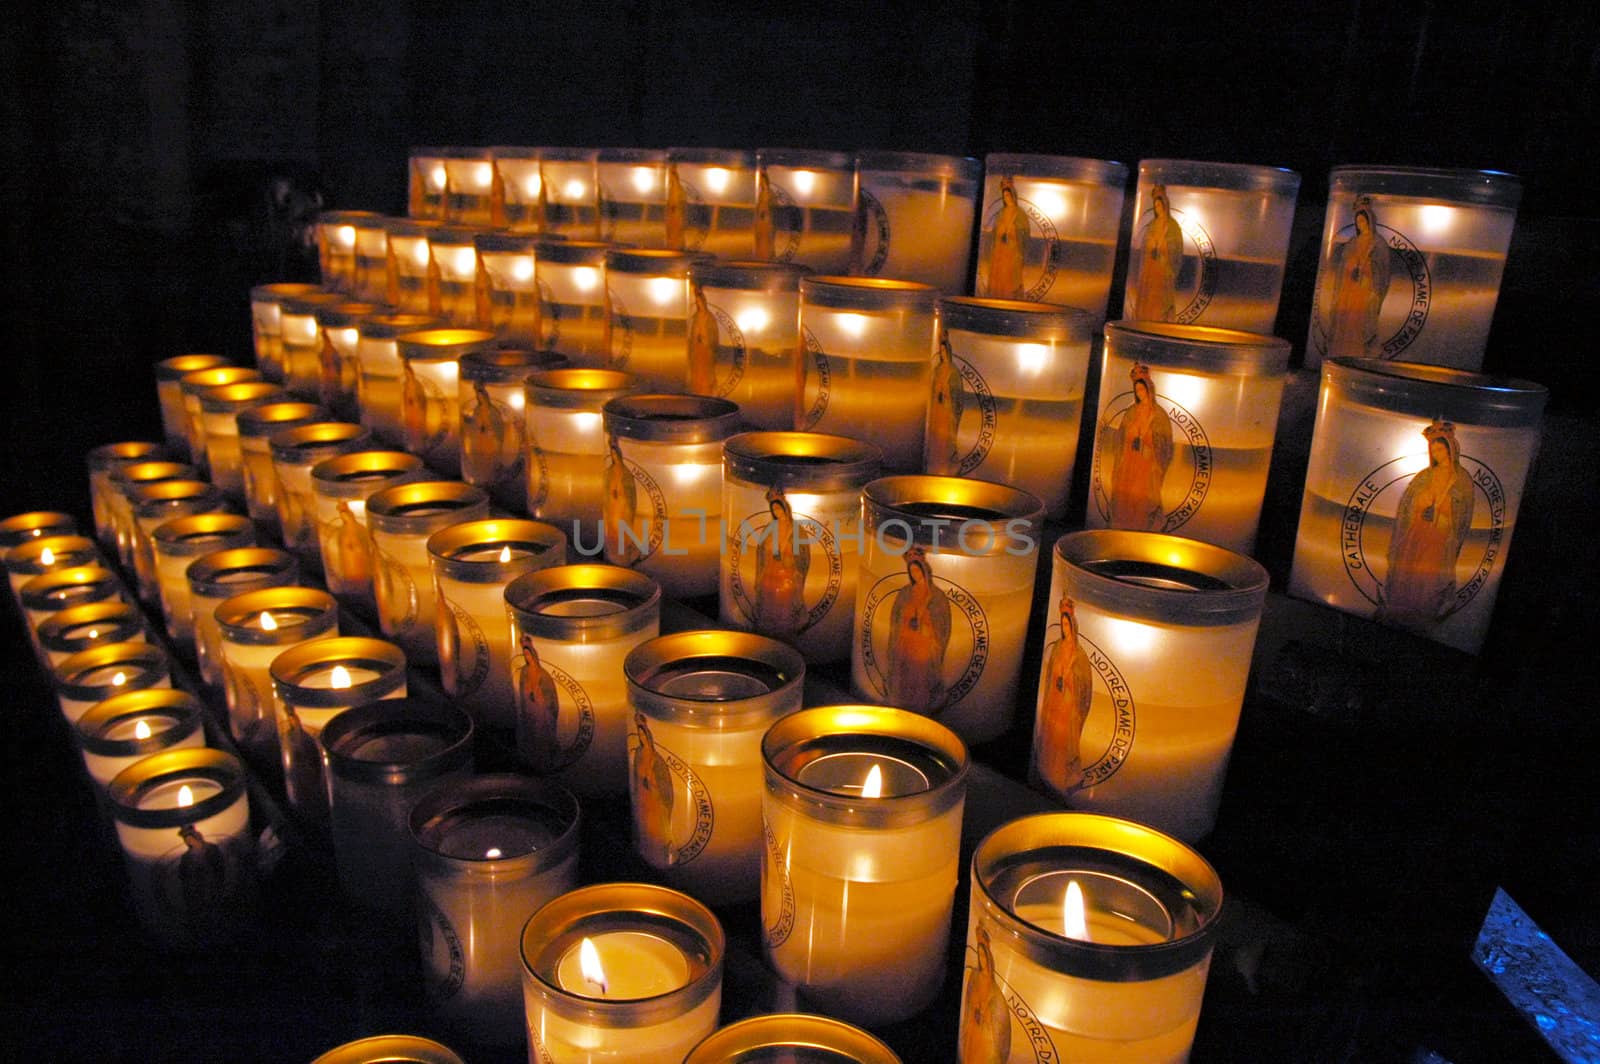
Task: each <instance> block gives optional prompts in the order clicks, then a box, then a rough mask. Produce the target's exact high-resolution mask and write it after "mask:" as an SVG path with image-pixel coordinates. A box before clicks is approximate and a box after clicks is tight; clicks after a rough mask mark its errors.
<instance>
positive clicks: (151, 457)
mask: <svg viewBox="0 0 1600 1064" xmlns="http://www.w3.org/2000/svg"><path fill="white" fill-rule="evenodd" d="M173 387H174V389H176V387H177V384H176V382H174V383H173ZM178 403H179V406H180V408H181V406H182V399H181V398H179V399H178ZM180 431H181V430H180ZM165 450H166V449H165V448H164V447H163V446H162V445H161V444H159V443H147V442H145V441H143V440H125V441H122V442H120V443H106V444H102V445H100V446H99V447H96V448H94V449H93V450H91V451H90V452H89V454H88V458H87V462H88V466H89V505H90V508H91V509H92V510H93V512H94V534H95V537H96V538H97V539H99V540H100V542H101V544H102V545H103V546H105V547H106V549H108V550H110V549H113V548H115V547H116V546H117V525H116V501H115V496H116V495H117V494H118V492H117V489H116V488H115V487H114V486H113V485H112V483H111V474H112V472H114V471H115V470H117V469H119V468H121V467H122V466H126V465H137V464H139V463H141V462H150V461H155V460H157V459H159V458H161V457H162V456H163V455H164V453H165ZM55 531H56V532H57V533H59V532H63V531H67V532H76V531H77V528H76V527H75V526H74V527H72V528H63V529H56V530H55ZM40 534H41V535H44V534H49V533H48V532H47V531H46V530H45V529H42V528H41V529H40ZM30 538H34V537H31V536H30ZM9 546H15V544H10V545H9Z"/></svg>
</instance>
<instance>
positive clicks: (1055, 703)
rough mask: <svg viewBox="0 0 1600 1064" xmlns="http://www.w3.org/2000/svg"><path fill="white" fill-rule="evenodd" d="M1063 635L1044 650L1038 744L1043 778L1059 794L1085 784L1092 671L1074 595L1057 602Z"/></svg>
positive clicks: (1037, 759) (1037, 763) (1037, 766)
mask: <svg viewBox="0 0 1600 1064" xmlns="http://www.w3.org/2000/svg"><path fill="white" fill-rule="evenodd" d="M1057 611H1058V615H1059V617H1060V620H1061V638H1060V639H1057V640H1056V641H1055V642H1054V643H1051V644H1050V646H1049V648H1048V649H1047V650H1046V651H1045V661H1044V679H1043V681H1042V683H1041V684H1040V692H1039V713H1038V724H1037V728H1036V732H1037V734H1036V738H1035V739H1034V744H1033V761H1034V767H1035V769H1036V770H1037V772H1038V773H1039V778H1040V779H1042V780H1043V781H1044V782H1045V783H1046V784H1048V785H1049V786H1050V788H1051V789H1052V790H1054V791H1055V792H1056V793H1057V794H1060V795H1063V796H1065V795H1069V794H1071V793H1072V792H1073V791H1076V790H1077V789H1078V788H1080V787H1082V786H1083V783H1084V776H1083V747H1082V744H1083V727H1084V725H1085V724H1086V723H1087V722H1088V720H1089V704H1090V699H1091V695H1092V694H1093V681H1094V675H1093V671H1092V669H1091V668H1090V665H1089V658H1088V656H1087V655H1086V654H1085V653H1084V652H1083V645H1082V644H1081V643H1079V641H1078V613H1077V608H1076V605H1075V604H1074V603H1073V601H1072V597H1071V596H1070V595H1066V594H1063V595H1062V596H1061V601H1060V602H1059V603H1058V604H1057Z"/></svg>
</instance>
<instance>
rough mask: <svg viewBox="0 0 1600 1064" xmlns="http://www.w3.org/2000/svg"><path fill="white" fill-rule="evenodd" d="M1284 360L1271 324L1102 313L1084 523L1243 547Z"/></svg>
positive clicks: (1257, 511) (1254, 514) (1250, 540)
mask: <svg viewBox="0 0 1600 1064" xmlns="http://www.w3.org/2000/svg"><path fill="white" fill-rule="evenodd" d="M1288 367H1289V343H1288V341H1286V340H1280V339H1279V338H1278V337H1276V336H1262V335H1260V334H1258V333H1245V332H1236V331H1234V330H1232V329H1213V328H1207V327H1205V326H1197V325H1161V324H1158V323H1154V322H1129V321H1117V322H1111V323H1110V324H1108V325H1107V326H1106V340H1105V352H1104V355H1103V357H1102V359H1101V363H1100V381H1101V385H1100V409H1099V413H1098V415H1097V417H1096V419H1095V424H1096V426H1097V428H1096V430H1095V449H1094V473H1093V477H1094V481H1093V486H1092V488H1091V495H1090V502H1089V512H1088V527H1090V528H1129V529H1135V530H1138V531H1142V532H1171V533H1174V534H1176V535H1181V536H1187V537H1189V538H1190V539H1198V540H1203V541H1204V542H1206V543H1215V544H1217V545H1218V546H1220V547H1227V548H1228V549H1229V550H1236V551H1238V552H1240V553H1241V554H1249V553H1251V552H1252V551H1253V550H1254V549H1255V542H1256V526H1257V523H1258V522H1259V521H1260V518H1261V500H1262V497H1263V496H1264V495H1265V494H1266V490H1267V467H1268V465H1270V464H1271V461H1272V443H1273V439H1274V438H1275V437H1276V436H1277V432H1278V403H1279V401H1280V400H1281V399H1282V398H1283V382H1284V378H1285V376H1286V374H1287V373H1288Z"/></svg>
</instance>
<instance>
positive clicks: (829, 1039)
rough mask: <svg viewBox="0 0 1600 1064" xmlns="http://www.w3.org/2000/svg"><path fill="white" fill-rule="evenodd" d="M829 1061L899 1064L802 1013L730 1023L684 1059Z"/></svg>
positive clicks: (702, 1063) (698, 1063) (690, 1063)
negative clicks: (830, 1059)
mask: <svg viewBox="0 0 1600 1064" xmlns="http://www.w3.org/2000/svg"><path fill="white" fill-rule="evenodd" d="M830 1057H831V1058H833V1059H835V1060H837V1061H840V1062H844V1061H853V1062H856V1064H900V1058H899V1057H898V1056H896V1055H895V1053H894V1050H892V1049H890V1048H889V1047H888V1046H886V1045H884V1044H883V1043H882V1042H880V1041H879V1040H878V1039H876V1038H874V1037H873V1036H872V1035H870V1034H868V1033H867V1032H866V1031H863V1030H862V1029H861V1028H859V1027H852V1026H851V1025H850V1024H848V1023H844V1022H843V1021H840V1020H834V1019H829V1018H828V1017H826V1016H811V1015H807V1014H804V1013H773V1014H771V1015H766V1016H752V1017H750V1018H749V1019H747V1020H740V1021H739V1022H738V1023H730V1024H729V1025H728V1026H726V1027H724V1028H722V1029H721V1030H720V1031H717V1032H716V1033H715V1034H713V1035H711V1037H709V1038H707V1039H706V1040H705V1041H704V1042H701V1043H700V1044H699V1045H697V1046H695V1047H694V1051H693V1052H691V1053H690V1054H689V1055H688V1056H687V1057H684V1058H683V1064H741V1062H747V1061H754V1060H784V1059H789V1060H797V1061H803V1060H811V1059H818V1060H827V1059H829V1058H830ZM1002 1059H1003V1058H1002Z"/></svg>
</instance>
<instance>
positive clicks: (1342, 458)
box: [1289, 358, 1549, 654]
mask: <svg viewBox="0 0 1600 1064" xmlns="http://www.w3.org/2000/svg"><path fill="white" fill-rule="evenodd" d="M1548 398H1549V393H1548V391H1546V389H1545V388H1544V386H1543V385H1540V384H1534V383H1531V382H1528V381H1518V380H1510V379H1505V378H1499V377H1485V376H1481V375H1479V374H1476V373H1467V372H1465V371H1463V370H1453V369H1447V368H1444V367H1425V366H1416V365H1411V364H1407V363H1399V362H1389V363H1386V362H1384V361H1382V360H1378V359H1342V358H1339V359H1329V360H1327V361H1325V362H1324V363H1323V364H1322V392H1321V397H1320V399H1319V400H1318V403H1317V421H1316V427H1315V429H1314V430H1313V432H1312V439H1311V457H1310V460H1309V462H1308V463H1307V467H1306V488H1305V498H1304V500H1303V502H1302V503H1301V507H1300V527H1299V531H1298V533H1297V534H1296V536H1295V545H1294V569H1293V571H1292V572H1291V574H1290V576H1289V591H1290V593H1291V594H1293V595H1298V596H1300V597H1301V598H1305V599H1310V600H1311V601H1313V602H1322V603H1325V604H1327V605H1329V606H1333V607H1334V608H1336V609H1340V610H1343V611H1345V612H1346V613H1353V614H1355V615H1357V616H1360V617H1372V618H1374V619H1376V620H1377V621H1379V622H1381V623H1384V624H1388V625H1392V626H1394V627H1397V628H1404V629H1407V630H1409V631H1413V632H1416V633H1418V634H1420V635H1424V636H1426V637H1428V638H1430V639H1433V640H1436V641H1438V642H1441V643H1444V644H1446V645H1449V646H1453V647H1457V648H1459V649H1461V650H1465V651H1467V652H1468V653H1474V654H1475V653H1477V652H1478V651H1479V649H1481V647H1482V646H1483V638H1484V634H1485V633H1486V632H1487V630H1488V627H1489V620H1490V617H1491V615H1492V614H1493V612H1494V600H1495V596H1496V595H1497V594H1498V593H1499V590H1500V578H1501V575H1502V573H1503V571H1504V568H1505V562H1506V555H1507V553H1509V552H1510V549H1511V535H1512V533H1513V532H1514V531H1515V530H1516V523H1517V510H1518V509H1519V507H1520V506H1521V504H1522V492H1523V488H1524V485H1525V484H1526V482H1527V478H1528V472H1529V470H1530V468H1531V467H1532V465H1533V459H1534V455H1535V454H1536V453H1537V451H1538V448H1539V424H1540V420H1541V418H1542V416H1543V413H1544V405H1545V401H1546V400H1547V399H1548Z"/></svg>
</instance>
